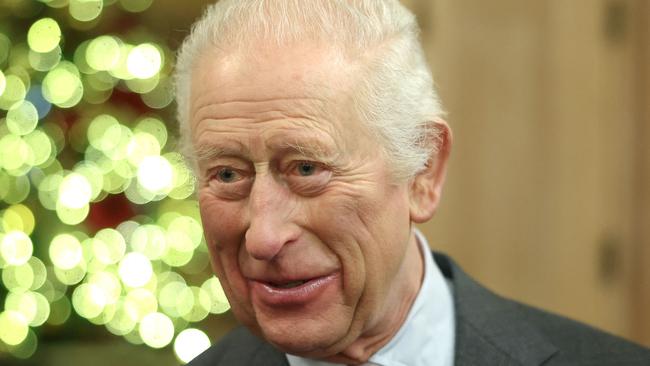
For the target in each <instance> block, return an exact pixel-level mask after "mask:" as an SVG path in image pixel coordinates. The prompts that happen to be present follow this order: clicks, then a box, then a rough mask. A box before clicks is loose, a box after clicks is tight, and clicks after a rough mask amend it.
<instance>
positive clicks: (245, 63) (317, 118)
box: [190, 46, 365, 148]
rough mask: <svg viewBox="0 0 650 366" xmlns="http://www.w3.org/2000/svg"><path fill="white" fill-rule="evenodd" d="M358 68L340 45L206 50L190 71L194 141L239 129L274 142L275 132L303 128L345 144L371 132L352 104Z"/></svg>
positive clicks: (294, 132)
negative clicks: (338, 49)
mask: <svg viewBox="0 0 650 366" xmlns="http://www.w3.org/2000/svg"><path fill="white" fill-rule="evenodd" d="M353 70H354V66H353V65H351V64H350V63H349V62H347V61H346V60H344V58H343V57H341V55H340V54H339V53H337V52H336V51H334V50H331V49H323V48H317V47H310V46H304V47H291V48H268V47H267V48H262V49H260V50H256V51H255V53H254V54H252V53H250V52H248V53H244V52H233V53H228V54H223V53H221V54H220V53H218V52H216V51H209V52H206V53H205V54H204V55H202V57H201V58H200V59H199V60H198V62H197V64H196V67H195V69H194V72H193V74H192V88H191V102H190V116H191V117H190V127H191V131H192V135H193V138H192V140H193V141H194V144H195V145H197V144H198V142H201V144H203V143H205V142H206V140H208V141H209V142H210V144H213V143H215V142H219V143H221V142H225V141H215V140H214V138H215V137H216V136H217V135H214V134H213V133H210V132H220V131H230V132H232V131H238V132H242V134H239V136H243V135H246V136H249V137H250V134H257V135H258V137H260V136H264V137H263V138H262V140H264V142H265V143H268V142H271V141H267V139H268V138H270V137H271V136H272V135H275V136H276V137H277V136H278V133H279V134H280V136H282V135H284V132H287V134H286V135H285V136H287V138H289V136H290V135H291V136H292V137H296V136H297V135H300V130H302V132H303V135H311V136H318V135H320V136H323V133H324V134H326V135H328V136H325V137H327V138H328V139H329V140H332V139H333V140H334V143H335V144H336V145H338V146H339V147H343V145H346V141H344V140H346V139H350V136H356V137H357V138H358V137H360V135H361V134H365V128H363V127H362V126H361V123H360V122H359V118H357V117H356V115H357V113H356V112H355V110H354V104H353V102H352V93H351V91H352V90H353V78H352V77H351V75H352V74H353ZM283 130H284V131H283ZM306 131H308V132H314V133H304V132H306ZM267 132H269V133H267ZM231 136H232V134H231ZM312 140H313V138H312ZM261 142H262V141H260V140H256V141H250V143H254V144H258V143H261ZM292 142H293V141H289V143H292ZM196 147H198V146H195V148H196Z"/></svg>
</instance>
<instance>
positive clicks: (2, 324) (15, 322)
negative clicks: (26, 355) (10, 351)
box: [0, 311, 29, 346]
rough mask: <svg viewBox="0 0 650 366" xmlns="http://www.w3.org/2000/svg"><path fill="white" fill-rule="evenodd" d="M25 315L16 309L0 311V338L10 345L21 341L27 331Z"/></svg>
mask: <svg viewBox="0 0 650 366" xmlns="http://www.w3.org/2000/svg"><path fill="white" fill-rule="evenodd" d="M28 329H29V328H28V326H27V321H26V320H25V317H24V316H23V315H22V314H21V313H19V312H16V311H4V312H2V313H0V340H2V341H3V342H5V343H6V344H8V345H10V346H15V345H18V344H20V343H22V342H23V341H24V340H25V338H26V337H27V331H28Z"/></svg>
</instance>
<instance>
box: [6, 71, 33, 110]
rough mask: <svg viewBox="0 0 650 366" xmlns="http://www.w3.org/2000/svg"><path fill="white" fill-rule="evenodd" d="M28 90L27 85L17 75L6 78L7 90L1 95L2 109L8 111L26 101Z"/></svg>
mask: <svg viewBox="0 0 650 366" xmlns="http://www.w3.org/2000/svg"><path fill="white" fill-rule="evenodd" d="M25 95H27V88H26V86H25V83H23V81H22V80H21V79H20V78H19V77H18V76H16V75H6V76H5V90H4V92H3V93H2V95H0V109H4V110H8V109H9V108H11V107H12V106H13V105H14V104H15V103H17V102H20V101H21V100H23V99H25Z"/></svg>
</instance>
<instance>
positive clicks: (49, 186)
mask: <svg viewBox="0 0 650 366" xmlns="http://www.w3.org/2000/svg"><path fill="white" fill-rule="evenodd" d="M62 181H63V177H62V176H61V174H59V173H56V174H51V175H48V176H46V177H45V178H43V180H42V181H41V183H40V184H39V185H38V200H39V201H40V202H41V205H43V207H45V208H46V209H48V210H55V209H56V203H57V201H58V195H59V186H60V185H61V182H62Z"/></svg>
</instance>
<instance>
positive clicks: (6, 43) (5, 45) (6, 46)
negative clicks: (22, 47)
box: [0, 33, 11, 94]
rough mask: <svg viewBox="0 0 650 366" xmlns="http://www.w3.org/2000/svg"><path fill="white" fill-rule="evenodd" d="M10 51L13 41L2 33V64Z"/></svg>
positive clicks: (0, 45) (0, 49)
mask: <svg viewBox="0 0 650 366" xmlns="http://www.w3.org/2000/svg"><path fill="white" fill-rule="evenodd" d="M10 52H11V41H10V40H9V38H8V37H7V36H6V35H4V34H3V33H0V65H2V64H4V63H5V61H7V59H8V58H9V53H10ZM0 94H2V93H0Z"/></svg>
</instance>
